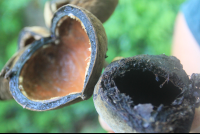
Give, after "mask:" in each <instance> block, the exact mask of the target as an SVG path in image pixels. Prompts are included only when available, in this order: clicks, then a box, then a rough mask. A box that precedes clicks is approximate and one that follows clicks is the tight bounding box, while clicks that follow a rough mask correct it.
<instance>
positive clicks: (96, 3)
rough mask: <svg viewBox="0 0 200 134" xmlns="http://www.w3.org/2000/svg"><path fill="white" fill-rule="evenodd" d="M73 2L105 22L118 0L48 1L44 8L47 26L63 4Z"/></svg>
mask: <svg viewBox="0 0 200 134" xmlns="http://www.w3.org/2000/svg"><path fill="white" fill-rule="evenodd" d="M67 4H73V5H76V6H79V7H82V8H84V9H86V10H88V11H90V12H91V13H92V14H94V15H95V16H96V17H97V18H98V19H99V20H100V21H101V22H102V23H104V22H105V21H106V20H108V18H109V17H110V16H111V14H112V13H113V12H114V10H115V8H116V6H117V4H118V0H51V1H47V2H46V4H45V9H44V18H45V23H46V25H47V27H50V25H51V19H52V17H53V14H54V13H55V12H56V11H57V10H58V9H59V8H60V7H62V6H63V5H67Z"/></svg>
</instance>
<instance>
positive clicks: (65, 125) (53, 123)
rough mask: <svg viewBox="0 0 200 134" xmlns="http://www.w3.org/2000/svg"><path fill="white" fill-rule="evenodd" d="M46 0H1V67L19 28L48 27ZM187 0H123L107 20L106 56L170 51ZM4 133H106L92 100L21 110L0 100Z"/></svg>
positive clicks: (14, 44)
mask: <svg viewBox="0 0 200 134" xmlns="http://www.w3.org/2000/svg"><path fill="white" fill-rule="evenodd" d="M45 1H46V0H0V69H2V68H3V66H4V65H5V63H6V62H7V61H8V59H9V58H10V57H11V56H12V55H13V54H14V53H15V52H16V50H17V39H18V34H19V32H20V30H21V29H22V28H23V27H25V26H44V27H45V24H44V19H43V8H44V4H45ZM184 1H185V0H120V1H119V5H118V7H117V8H116V10H115V12H114V14H113V15H112V17H111V18H110V19H109V20H108V21H107V22H106V23H105V24H104V27H105V29H106V33H107V37H108V52H107V55H108V58H107V61H108V62H111V61H112V59H113V58H114V57H116V56H123V57H131V56H135V55H139V54H163V53H165V54H166V55H170V53H171V51H170V50H171V44H172V36H173V27H174V22H175V18H176V15H177V13H178V11H179V9H180V5H181V4H182V3H183V2H184ZM0 132H1V133H2V132H105V131H104V130H103V129H102V128H101V126H100V125H99V122H98V114H97V112H96V110H95V108H94V104H93V101H92V99H90V100H87V101H84V102H81V103H78V104H75V105H72V106H68V107H64V108H62V109H59V110H53V111H47V112H32V111H28V110H26V109H23V108H22V107H21V106H20V105H18V104H17V103H16V102H15V101H14V100H10V101H1V102H0Z"/></svg>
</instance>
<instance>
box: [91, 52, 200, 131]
mask: <svg viewBox="0 0 200 134" xmlns="http://www.w3.org/2000/svg"><path fill="white" fill-rule="evenodd" d="M196 91H197V90H196ZM198 92H199V89H198ZM198 95H199V94H198ZM93 100H94V104H95V107H96V110H97V112H98V113H99V115H100V116H101V117H102V118H103V120H104V121H105V122H106V123H107V124H108V125H109V126H110V127H111V128H112V129H113V131H114V132H148V133H154V132H162V133H165V132H189V131H190V127H191V124H192V121H193V118H194V113H195V107H196V106H198V103H199V97H195V96H194V87H193V86H192V84H191V81H190V80H189V78H188V76H187V74H186V73H185V71H184V70H183V69H182V65H181V64H180V61H179V60H178V59H176V58H175V57H172V56H171V57H167V56H165V55H158V56H150V55H140V56H135V57H131V58H125V59H121V60H118V61H114V62H112V63H111V64H110V65H108V67H107V68H106V69H105V71H104V73H103V74H102V76H101V77H100V79H99V81H98V83H97V85H96V87H95V90H94V95H93Z"/></svg>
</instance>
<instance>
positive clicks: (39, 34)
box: [18, 26, 50, 50]
mask: <svg viewBox="0 0 200 134" xmlns="http://www.w3.org/2000/svg"><path fill="white" fill-rule="evenodd" d="M48 36H50V32H49V31H48V30H47V29H45V28H43V27H38V26H34V27H25V28H23V29H22V30H21V32H20V34H19V38H18V50H19V49H21V48H23V47H25V46H27V45H29V44H31V43H33V42H34V41H36V40H39V39H41V38H44V37H48Z"/></svg>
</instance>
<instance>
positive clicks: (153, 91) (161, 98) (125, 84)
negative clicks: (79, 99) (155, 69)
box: [114, 70, 181, 106]
mask: <svg viewBox="0 0 200 134" xmlns="http://www.w3.org/2000/svg"><path fill="white" fill-rule="evenodd" d="M165 80H166V79H165V78H163V77H158V76H157V77H156V75H154V74H153V73H152V72H150V71H145V72H143V71H142V70H132V71H130V72H126V73H125V75H124V76H123V77H117V78H116V79H115V80H114V81H115V83H116V86H117V87H118V89H119V90H120V92H121V93H125V94H126V95H129V96H130V97H131V98H132V100H133V101H134V104H135V105H138V104H146V103H151V104H152V105H154V106H159V105H160V104H163V105H165V106H168V105H170V104H171V103H172V102H173V101H174V100H175V99H176V97H177V96H178V95H179V94H180V93H181V90H180V89H179V88H178V87H176V86H174V84H173V83H172V82H170V81H168V82H167V81H166V82H165ZM164 82H165V84H163V83H164ZM162 84H163V86H161V85H162Z"/></svg>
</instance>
